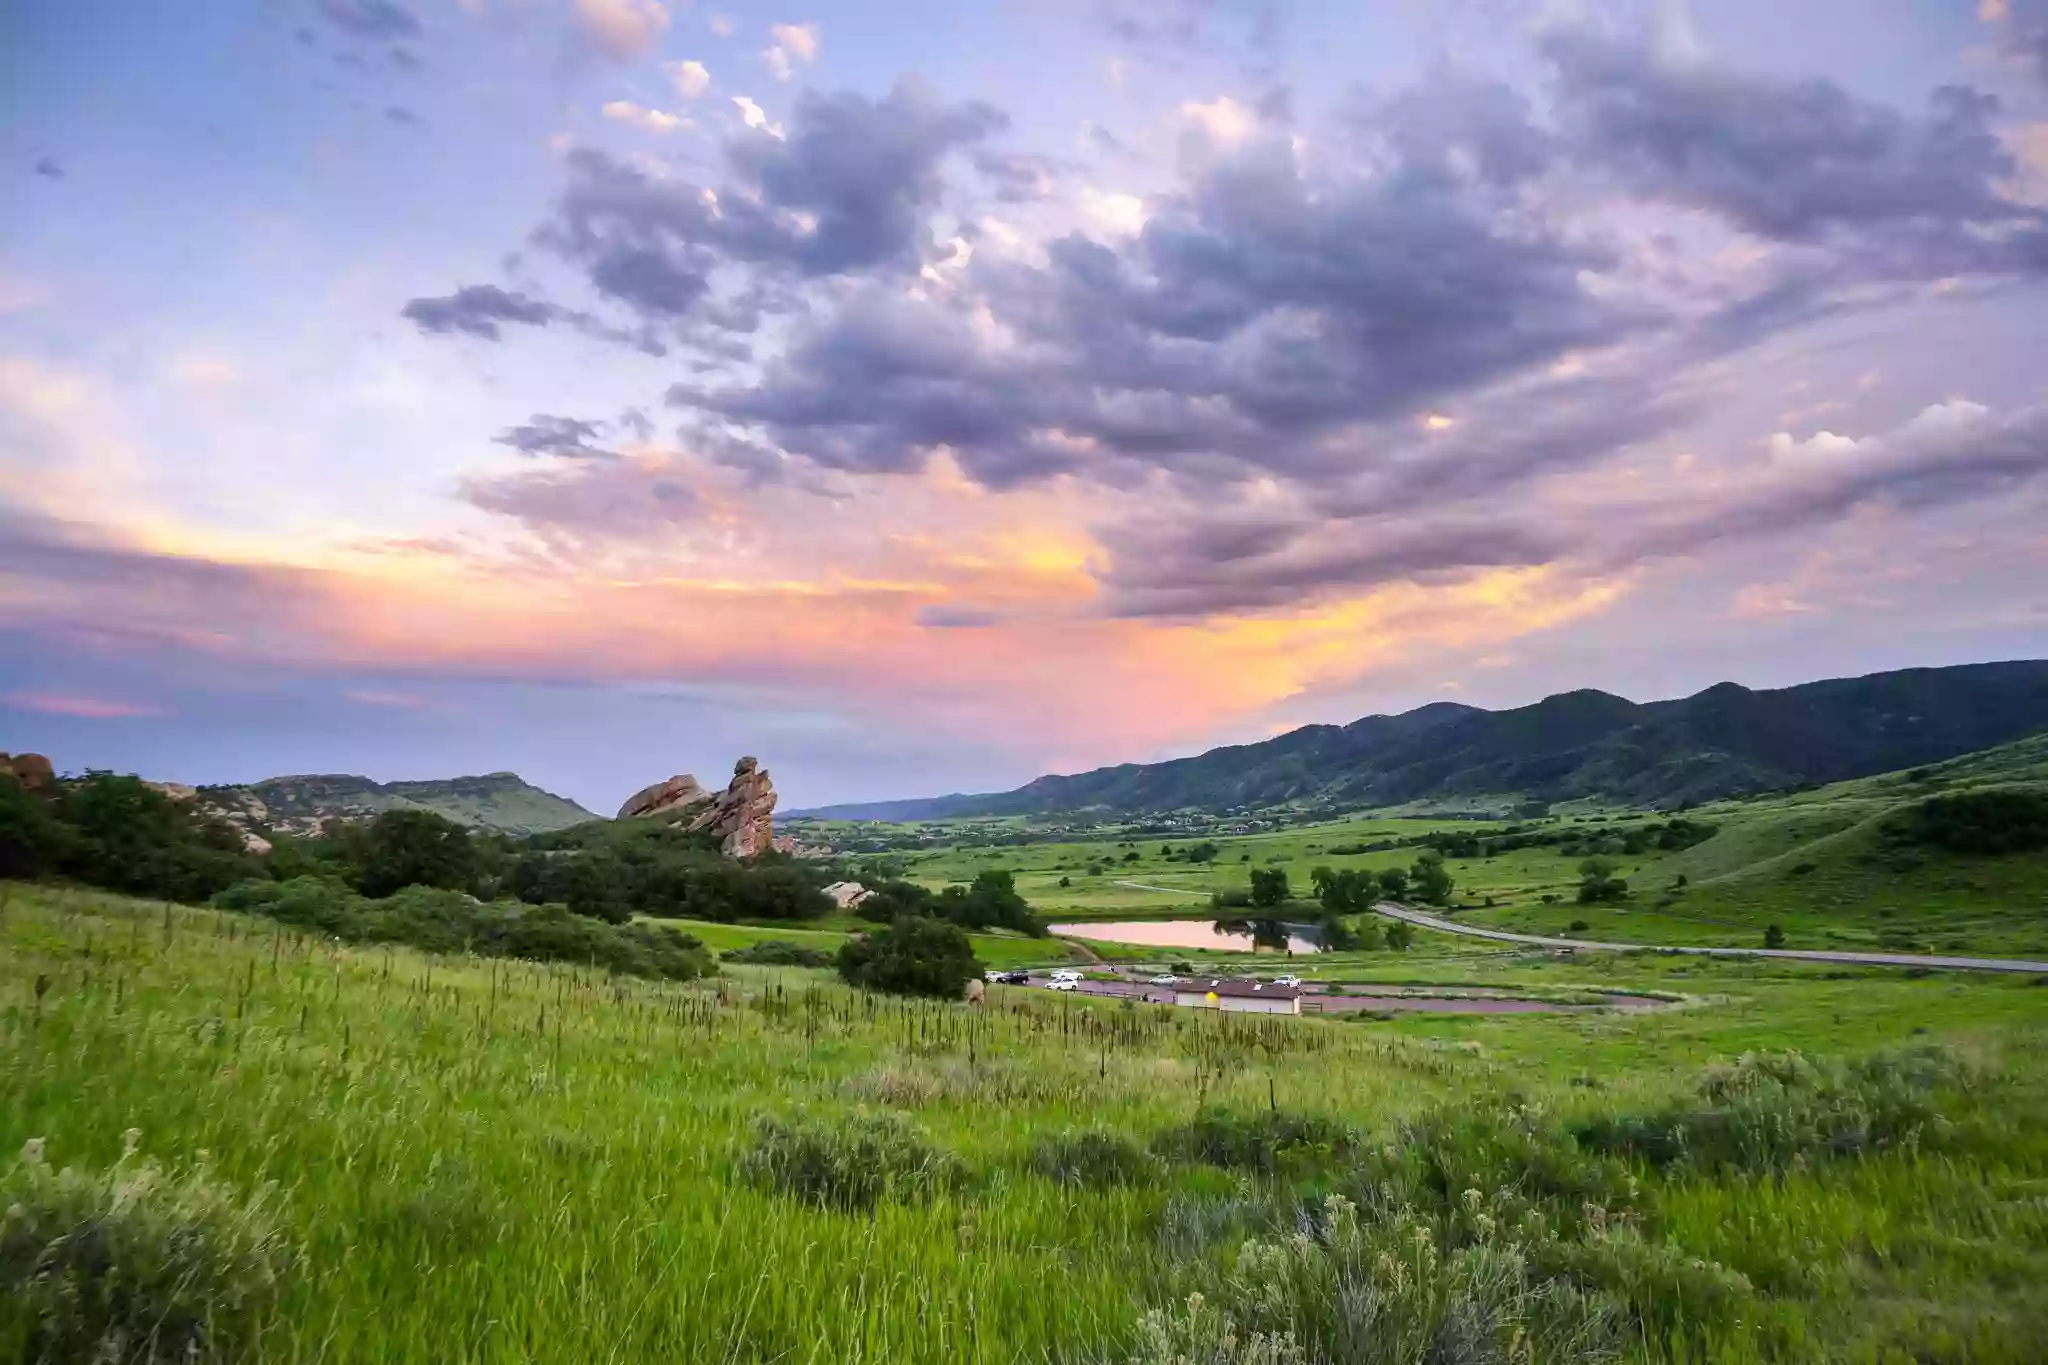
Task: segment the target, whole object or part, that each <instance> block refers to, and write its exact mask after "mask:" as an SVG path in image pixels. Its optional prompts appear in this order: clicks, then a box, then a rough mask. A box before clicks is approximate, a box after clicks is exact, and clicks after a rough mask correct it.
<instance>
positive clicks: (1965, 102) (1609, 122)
mask: <svg viewBox="0 0 2048 1365" xmlns="http://www.w3.org/2000/svg"><path fill="white" fill-rule="evenodd" d="M1544 51H1545V53H1546V55H1547V56H1548V57H1549V58H1550V60H1551V61H1552V62H1553V63H1554V64H1555V66H1556V68H1557V73H1558V81H1557V90H1558V106H1557V107H1558V114H1559V118H1560V121H1561V123H1562V125H1563V128H1564V135H1565V137H1566V138H1567V139H1569V140H1570V142H1571V143H1572V150H1573V155H1574V156H1575V157H1576V158H1577V159H1579V160H1580V161H1581V162H1582V163H1583V164H1587V165H1590V166H1593V167H1597V168H1599V169H1602V170H1604V171H1606V172H1608V173H1610V174H1612V175H1613V176H1615V177H1616V178H1617V179H1618V180H1620V181H1621V182H1622V184H1623V185H1624V186H1626V187H1627V188H1628V189H1629V190H1630V191H1631V192H1632V193H1634V194H1636V195H1640V196H1642V197H1645V198H1649V199H1657V200H1667V201H1670V202H1673V203H1680V204H1685V205H1689V206H1692V207H1696V208H1702V209H1706V210H1709V211H1711V212H1714V213H1718V214H1721V215H1723V216H1724V217H1726V218H1727V219H1729V221H1731V222H1732V223H1733V224H1735V225H1736V226H1737V227H1740V228H1742V229H1743V230H1744V231H1746V232H1750V233H1753V234H1755V235H1757V236H1759V237H1765V238H1769V239H1772V240H1775V241H1783V242H1795V243H1823V242H1829V241H1835V240H1839V239H1843V238H1847V239H1849V241H1850V242H1851V244H1852V245H1853V244H1854V242H1855V240H1856V239H1857V238H1859V237H1861V238H1874V239H1875V240H1874V241H1873V242H1872V245H1873V246H1874V247H1875V248H1876V249H1878V250H1880V251H1882V250H1885V249H1886V247H1887V246H1889V248H1890V249H1891V250H1892V251H1894V252H1895V253H1898V254H1900V255H1902V256H1904V257H1909V258H1910V257H1914V256H1919V255H1932V256H1933V257H1935V259H1934V260H1933V261H1932V262H1930V268H1928V269H1924V270H1920V271H1917V272H1914V273H1920V274H1935V273H1941V272H1942V271H1945V270H1949V269H1952V268H1954V267H1955V266H1956V265H1957V263H1958V258H1960V259H1963V260H1965V261H1970V262H1974V263H1975V264H1976V265H1977V266H1979V267H1980V268H1990V269H1997V268H2013V267H2019V268H2027V263H2028V261H2029V259H2030V258H2031V260H2032V262H2033V264H2034V265H2036V266H2038V265H2039V264H2040V263H2041V262H2042V261H2043V259H2048V258H2044V257H2043V254H2042V251H2041V245H2040V244H2041V241H2042V238H2043V220H2042V216H2041V214H2040V213H2039V212H2038V211H2037V210H2034V209H2032V208H2030V207H2028V206H2026V205H2022V204H2017V203H2015V202H2013V201H2011V200H2009V199H2007V198H2005V197H2004V196H2003V195H2002V194H2001V193H2000V192H1999V189H1998V184H1999V182H2000V181H2001V180H2003V179H2005V178H2006V177H2008V176H2010V175H2011V174H2012V173H2013V172H2014V170H2015V169H2016V168H2015V165H2014V162H2013V159H2012V157H2011V155H2010V154H2009V153H2008V152H2007V151H2006V150H2005V148H2004V146H2003V144H2002V143H2000V141H1999V139H1998V136H1997V134H1996V132H1995V131H1994V129H1993V128H1992V119H1993V117H1994V116H1995V115H1996V113H1997V112H1998V101H1997V100H1996V99H1995V98H1994V97H1992V96H1990V95H1985V94H1980V93H1978V92H1977V91H1974V90H1970V89H1967V88H1963V87H1958V86H1943V87H1942V88H1940V89H1938V90H1936V91H1935V92H1934V93H1933V94H1932V95H1931V96H1930V97H1929V99H1928V102H1927V108H1926V110H1925V111H1924V112H1923V113H1920V114H1917V115H1915V114H1907V113H1902V112H1900V111H1899V110H1897V109H1893V108H1891V107H1890V106H1887V105H1882V104H1876V103H1873V102H1871V101H1868V100H1863V99H1860V98H1858V97H1856V96H1854V95H1852V94H1850V93H1849V92H1848V91H1846V90H1843V89H1842V88H1841V87H1840V86H1838V85H1835V84H1834V83H1832V82H1830V81H1826V80H1821V79H1808V80H1798V81H1792V80H1782V79H1778V78H1774V77H1766V76H1757V75H1751V74H1748V73H1744V72H1738V71H1734V70H1730V69H1728V68H1725V67H1721V66H1716V65H1712V64H1707V63H1683V64H1681V63H1676V62H1672V61H1669V60H1666V59H1662V58H1660V57H1658V56H1656V55H1655V54H1653V53H1651V52H1650V51H1649V50H1648V49H1646V48H1644V47H1641V46H1639V45H1634V44H1627V43H1620V42H1615V41H1612V40H1609V39H1605V38H1601V37H1598V36H1595V35H1592V34H1588V33H1584V32H1569V33H1556V34H1552V35H1551V36H1550V37H1548V38H1547V39H1546V40H1545V42H1544ZM1990 226H2003V227H2005V228H2007V229H2008V230H2010V231H2017V232H2018V233H2019V234H2020V240H2019V241H2018V242H2016V243H2015V242H2008V241H2006V240H2003V239H1991V238H1987V237H1986V236H1985V235H1984V234H1983V233H1982V232H1981V231H1980V232H1969V233H1966V231H1965V230H1966V229H1983V228H1986V227H1990ZM1884 234H1896V235H1895V236H1893V237H1891V238H1890V239H1889V241H1887V239H1886V238H1885V236H1884ZM1906 269H1910V266H1909V262H1908V260H1906V259H1900V260H1894V261H1891V262H1889V270H1890V272H1891V273H1896V272H1899V271H1901V270H1906Z"/></svg>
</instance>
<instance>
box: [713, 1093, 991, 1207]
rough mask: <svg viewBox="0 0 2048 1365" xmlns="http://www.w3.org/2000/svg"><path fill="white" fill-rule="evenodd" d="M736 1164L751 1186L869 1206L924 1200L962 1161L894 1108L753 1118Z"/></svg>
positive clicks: (955, 1175) (822, 1203) (821, 1201)
mask: <svg viewBox="0 0 2048 1365" xmlns="http://www.w3.org/2000/svg"><path fill="white" fill-rule="evenodd" d="M740 1169H741V1171H742V1173H743V1174H745V1175H746V1177H747V1178H748V1179H749V1180H751V1181H753V1183H754V1184H756V1185H758V1186H760V1187H761V1188H763V1189H766V1190H772V1191H773V1192H774V1193H776V1194H781V1195H787V1196H789V1197H790V1198H793V1199H800V1200H802V1201H804V1202H805V1203H809V1204H815V1205H817V1206H818V1207H820V1208H830V1209H845V1210H853V1209H867V1208H873V1207H874V1206H875V1205H876V1204H877V1203H879V1202H880V1201H881V1200H883V1199H885V1198H886V1199H898V1200H916V1199H924V1198H928V1197H930V1196H931V1195H933V1194H936V1193H938V1192H940V1191H942V1190H945V1189H947V1188H949V1187H950V1186H952V1185H954V1184H956V1183H957V1182H958V1180H959V1178H960V1173H961V1172H960V1163H959V1160H958V1159H957V1158H956V1157H954V1156H953V1155H952V1154H951V1153H950V1152H946V1151H944V1150H942V1149H940V1148H938V1147H934V1146H933V1145H932V1144H931V1142H930V1141H929V1140H928V1139H927V1138H926V1137H925V1135H924V1133H923V1132H922V1130H920V1129H919V1128H918V1127H917V1126H916V1125H915V1124H913V1123H911V1122H910V1121H909V1120H908V1119H905V1118H903V1117H901V1116H900V1115H896V1114H867V1113H861V1114H851V1115H847V1116H846V1117H844V1118H839V1119H831V1120H825V1119H811V1118H806V1117H804V1116H802V1115H798V1116H797V1117H795V1118H790V1119H784V1118H779V1117H777V1116H775V1115H772V1114H764V1115H762V1116H761V1117H759V1118H757V1119H756V1120H755V1121H754V1129H753V1134H752V1137H751V1140H750V1143H749V1145H748V1147H747V1150H746V1151H745V1152H744V1153H743V1154H742V1156H741V1158H740Z"/></svg>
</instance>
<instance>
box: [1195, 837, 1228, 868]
mask: <svg viewBox="0 0 2048 1365" xmlns="http://www.w3.org/2000/svg"><path fill="white" fill-rule="evenodd" d="M1219 852H1221V850H1220V849H1218V848H1217V847H1216V845H1215V844H1213V843H1211V842H1209V841H1208V840H1206V839H1204V840H1203V841H1202V842H1201V843H1199V844H1196V845H1194V846H1193V847H1192V848H1190V849H1188V851H1187V860H1188V861H1189V862H1191V863H1213V862H1215V861H1216V855H1217V854H1218V853H1219Z"/></svg>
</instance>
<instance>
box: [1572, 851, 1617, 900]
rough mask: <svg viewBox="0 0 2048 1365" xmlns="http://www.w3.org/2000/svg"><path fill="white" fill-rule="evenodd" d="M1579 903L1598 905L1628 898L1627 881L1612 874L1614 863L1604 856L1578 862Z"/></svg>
mask: <svg viewBox="0 0 2048 1365" xmlns="http://www.w3.org/2000/svg"><path fill="white" fill-rule="evenodd" d="M1579 877H1580V881H1579V904H1581V905H1598V904H1601V903H1603V902H1606V901H1619V900H1627V899H1628V882H1627V880H1626V879H1624V878H1621V877H1617V876H1615V875H1614V864H1613V863H1611V862H1609V861H1607V859H1605V858H1588V859H1586V860H1585V861H1584V862H1582V863H1580V864H1579Z"/></svg>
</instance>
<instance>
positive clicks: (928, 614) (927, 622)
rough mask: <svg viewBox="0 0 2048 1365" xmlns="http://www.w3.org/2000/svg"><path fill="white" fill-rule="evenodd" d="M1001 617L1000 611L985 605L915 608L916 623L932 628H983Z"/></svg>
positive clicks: (993, 623) (996, 621) (994, 623)
mask: <svg viewBox="0 0 2048 1365" xmlns="http://www.w3.org/2000/svg"><path fill="white" fill-rule="evenodd" d="M1002 619H1003V618H1002V614H1001V613H1000V612H994V611H990V610H988V609H987V608H985V607H968V606H954V605H933V606H928V607H919V608H918V610H917V623H918V624H919V625H921V626H925V627H928V628H930V629H933V630H983V629H986V628H988V627H990V626H993V625H996V624H997V623H998V622H1000V621H1001V620H1002Z"/></svg>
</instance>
